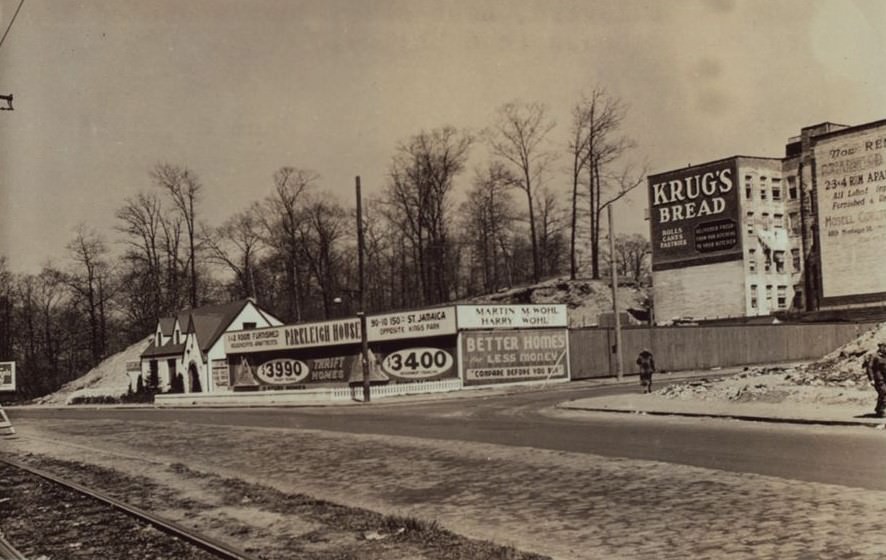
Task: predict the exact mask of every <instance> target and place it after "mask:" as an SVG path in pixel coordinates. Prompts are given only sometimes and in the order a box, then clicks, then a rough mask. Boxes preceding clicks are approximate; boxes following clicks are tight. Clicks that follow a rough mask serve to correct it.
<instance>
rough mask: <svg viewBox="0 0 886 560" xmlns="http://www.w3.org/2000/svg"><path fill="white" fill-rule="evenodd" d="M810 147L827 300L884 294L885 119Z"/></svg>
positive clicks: (848, 299) (885, 218) (848, 301)
mask: <svg viewBox="0 0 886 560" xmlns="http://www.w3.org/2000/svg"><path fill="white" fill-rule="evenodd" d="M813 150H814V154H815V178H816V196H817V202H818V231H819V241H820V247H821V281H822V295H823V296H824V298H825V300H826V301H825V303H827V299H828V298H841V299H843V300H844V301H845V303H851V302H852V301H864V300H878V299H881V298H884V297H886V268H884V267H883V257H884V255H886V124H881V125H880V126H877V127H873V128H866V129H864V130H861V131H858V132H854V133H845V134H838V135H836V136H833V137H826V138H822V139H820V140H819V141H818V142H817V143H816V145H815V147H814V148H813ZM831 301H832V302H834V303H839V300H838V301H834V300H833V299H832V300H831Z"/></svg>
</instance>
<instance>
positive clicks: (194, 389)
mask: <svg viewBox="0 0 886 560" xmlns="http://www.w3.org/2000/svg"><path fill="white" fill-rule="evenodd" d="M188 378H189V379H190V382H191V383H190V386H191V391H190V392H191V393H201V392H203V388H202V387H201V386H200V373H198V372H197V364H195V363H194V362H191V365H190V366H188Z"/></svg>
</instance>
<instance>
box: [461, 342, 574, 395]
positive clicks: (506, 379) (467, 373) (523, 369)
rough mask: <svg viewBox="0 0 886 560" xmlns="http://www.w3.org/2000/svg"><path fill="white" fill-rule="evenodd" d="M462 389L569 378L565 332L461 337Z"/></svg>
mask: <svg viewBox="0 0 886 560" xmlns="http://www.w3.org/2000/svg"><path fill="white" fill-rule="evenodd" d="M461 336H462V360H463V362H462V372H463V374H464V383H465V385H485V384H491V383H513V382H516V381H542V380H548V379H568V378H569V356H568V348H569V346H568V334H567V330H566V329H556V330H545V331H538V330H517V331H467V332H464V333H462V335H461Z"/></svg>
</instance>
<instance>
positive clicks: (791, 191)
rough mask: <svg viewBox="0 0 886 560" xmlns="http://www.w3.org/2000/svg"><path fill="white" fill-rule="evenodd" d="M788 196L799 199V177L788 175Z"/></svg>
mask: <svg viewBox="0 0 886 560" xmlns="http://www.w3.org/2000/svg"><path fill="white" fill-rule="evenodd" d="M788 198H790V199H791V200H797V178H796V177H788Z"/></svg>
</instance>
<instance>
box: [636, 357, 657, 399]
mask: <svg viewBox="0 0 886 560" xmlns="http://www.w3.org/2000/svg"><path fill="white" fill-rule="evenodd" d="M637 365H638V366H640V386H641V387H643V392H644V393H651V392H652V373H653V372H654V371H655V358H653V356H652V352H650V351H649V350H647V349H643V351H642V352H640V355H639V356H637Z"/></svg>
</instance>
